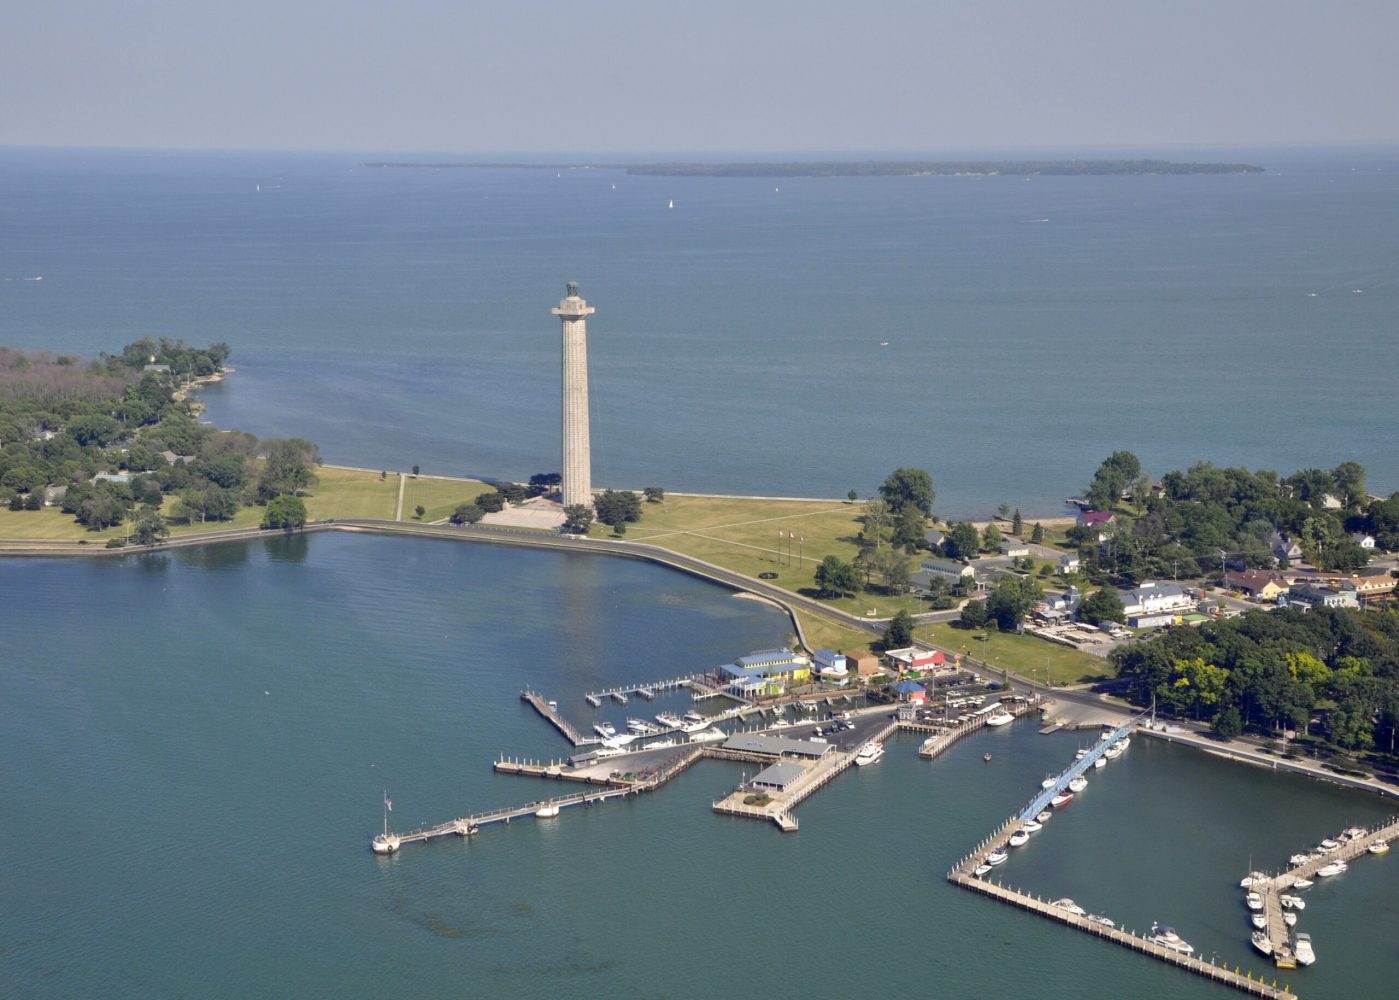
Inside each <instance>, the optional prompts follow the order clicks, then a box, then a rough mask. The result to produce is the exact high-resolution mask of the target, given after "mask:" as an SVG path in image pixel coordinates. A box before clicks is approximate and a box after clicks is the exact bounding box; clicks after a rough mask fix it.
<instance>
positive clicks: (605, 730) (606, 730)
mask: <svg viewBox="0 0 1399 1000" xmlns="http://www.w3.org/2000/svg"><path fill="white" fill-rule="evenodd" d="M593 732H595V733H597V734H598V735H599V736H602V737H608V736H616V735H617V727H616V726H614V725H612V723H610V722H595V723H593Z"/></svg>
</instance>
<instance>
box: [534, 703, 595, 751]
mask: <svg viewBox="0 0 1399 1000" xmlns="http://www.w3.org/2000/svg"><path fill="white" fill-rule="evenodd" d="M520 700H521V701H524V702H528V703H529V704H530V705H532V706H533V707H534V710H535V711H536V712H538V713H539V714H540V715H542V716H544V718H546V719H548V720H549V721H550V722H552V723H553V724H554V728H555V729H557V730H558V731H559V732H560V733H562V734H563V738H564V739H566V740H568V741H569V742H570V743H572V744H573V745H574V746H576V747H581V746H593V745H595V744H598V743H601V742H602V741H601V740H600V739H598V738H597V737H596V736H584V735H583V734H582V733H580V732H578V730H576V729H574V728H573V724H572V723H570V722H569V721H568V720H567V719H565V718H564V717H563V716H561V715H560V714H559V713H558V712H556V711H555V710H554V709H553V708H552V707H550V705H549V703H548V702H547V701H545V700H544V697H543V696H542V695H540V694H537V693H536V692H534V691H521V692H520Z"/></svg>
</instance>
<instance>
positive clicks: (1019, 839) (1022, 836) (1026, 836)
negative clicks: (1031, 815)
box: [1010, 826, 1030, 847]
mask: <svg viewBox="0 0 1399 1000" xmlns="http://www.w3.org/2000/svg"><path fill="white" fill-rule="evenodd" d="M1029 842H1030V831H1029V830H1027V829H1025V828H1024V827H1023V826H1022V827H1021V828H1020V829H1019V830H1016V831H1015V832H1014V833H1012V834H1011V835H1010V846H1011V847H1023V846H1024V845H1025V844H1028V843H1029Z"/></svg>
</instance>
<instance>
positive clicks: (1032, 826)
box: [1020, 819, 1044, 833]
mask: <svg viewBox="0 0 1399 1000" xmlns="http://www.w3.org/2000/svg"><path fill="white" fill-rule="evenodd" d="M1020 829H1022V830H1025V831H1026V832H1028V833H1039V832H1040V831H1041V830H1043V829H1044V827H1043V826H1042V825H1041V824H1039V823H1036V822H1035V821H1034V820H1032V819H1027V820H1026V821H1025V822H1024V823H1021V824H1020Z"/></svg>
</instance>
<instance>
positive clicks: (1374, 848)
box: [1365, 840, 1389, 854]
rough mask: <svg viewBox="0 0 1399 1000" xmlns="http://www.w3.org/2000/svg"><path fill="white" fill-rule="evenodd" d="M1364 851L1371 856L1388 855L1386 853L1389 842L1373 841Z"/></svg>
mask: <svg viewBox="0 0 1399 1000" xmlns="http://www.w3.org/2000/svg"><path fill="white" fill-rule="evenodd" d="M1365 850H1367V851H1369V852H1370V853H1371V854H1388V853H1389V841H1387V840H1377V841H1375V842H1374V843H1373V844H1371V845H1370V846H1369V847H1367V848H1365Z"/></svg>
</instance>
